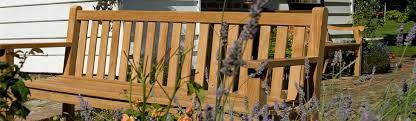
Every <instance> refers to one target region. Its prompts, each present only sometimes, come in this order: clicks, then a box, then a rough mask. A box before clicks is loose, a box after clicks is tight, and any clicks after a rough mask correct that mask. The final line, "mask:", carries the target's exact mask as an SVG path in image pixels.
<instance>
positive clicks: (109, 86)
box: [25, 76, 244, 111]
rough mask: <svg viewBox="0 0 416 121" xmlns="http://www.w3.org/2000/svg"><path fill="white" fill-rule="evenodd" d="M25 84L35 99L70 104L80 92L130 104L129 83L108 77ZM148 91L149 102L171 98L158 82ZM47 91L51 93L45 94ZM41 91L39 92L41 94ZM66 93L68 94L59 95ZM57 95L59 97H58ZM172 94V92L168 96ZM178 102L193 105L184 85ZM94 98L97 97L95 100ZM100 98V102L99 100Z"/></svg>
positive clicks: (107, 103)
mask: <svg viewBox="0 0 416 121" xmlns="http://www.w3.org/2000/svg"><path fill="white" fill-rule="evenodd" d="M25 84H26V86H27V87H29V88H30V91H31V92H32V95H31V96H32V97H31V98H35V99H45V98H46V99H48V100H52V101H57V102H64V103H69V104H79V99H78V97H79V96H78V95H81V96H82V97H83V98H85V100H87V101H88V102H92V103H91V106H93V107H97V108H104V109H119V108H128V106H129V104H128V102H129V100H128V99H129V98H128V97H129V90H130V83H129V82H125V81H117V80H105V79H91V78H85V77H73V76H56V77H49V78H44V79H36V80H32V81H26V82H25ZM142 86H143V85H142V84H141V83H133V84H132V90H133V91H132V99H141V98H142V96H143V95H142V93H141V92H142V89H143V88H142ZM146 86H147V87H148V88H147V91H146V92H149V91H150V90H152V91H153V93H151V94H150V99H149V100H148V102H149V103H158V104H161V105H167V104H168V103H169V99H168V98H167V96H166V93H164V91H163V90H162V88H160V86H158V85H157V84H155V85H154V86H153V88H150V87H151V85H146ZM163 89H164V90H165V91H166V92H173V88H168V87H163ZM45 92H47V93H48V95H44V93H45ZM38 93H39V94H38ZM59 95H66V96H59ZM56 96H58V97H56ZM171 96H172V94H171V93H169V97H171ZM176 97H177V100H178V103H179V104H181V105H182V106H189V105H192V96H188V95H187V92H186V89H181V91H178V92H177V96H176ZM215 97H216V96H215V93H212V92H208V93H207V95H206V98H205V103H206V104H215ZM231 98H233V100H234V101H235V102H236V103H237V104H241V103H243V101H244V97H243V96H241V95H236V94H232V95H231ZM92 100H95V101H92ZM97 100H98V102H97ZM234 110H239V111H244V109H243V107H237V106H236V107H235V109H234Z"/></svg>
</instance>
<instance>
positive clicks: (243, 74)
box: [238, 39, 253, 95]
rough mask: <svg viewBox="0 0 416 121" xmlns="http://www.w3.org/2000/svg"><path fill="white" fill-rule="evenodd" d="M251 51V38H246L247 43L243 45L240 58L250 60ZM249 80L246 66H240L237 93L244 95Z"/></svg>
mask: <svg viewBox="0 0 416 121" xmlns="http://www.w3.org/2000/svg"><path fill="white" fill-rule="evenodd" d="M252 52H253V39H249V40H247V43H246V45H245V47H244V51H243V55H242V59H243V60H246V61H247V60H252V59H253V58H252ZM249 81H251V78H250V77H249V75H248V68H246V67H240V77H239V82H238V94H242V95H246V94H247V87H248V82H249Z"/></svg>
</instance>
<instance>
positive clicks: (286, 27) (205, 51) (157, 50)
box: [64, 6, 327, 99]
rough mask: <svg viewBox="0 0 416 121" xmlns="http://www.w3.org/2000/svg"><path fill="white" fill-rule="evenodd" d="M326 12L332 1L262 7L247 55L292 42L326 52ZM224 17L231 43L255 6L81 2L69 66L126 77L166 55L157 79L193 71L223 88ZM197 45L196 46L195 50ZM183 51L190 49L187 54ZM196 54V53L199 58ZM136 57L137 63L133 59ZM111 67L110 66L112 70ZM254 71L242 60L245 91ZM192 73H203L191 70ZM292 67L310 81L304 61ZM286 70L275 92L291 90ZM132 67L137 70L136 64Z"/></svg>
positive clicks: (72, 23) (72, 70)
mask: <svg viewBox="0 0 416 121" xmlns="http://www.w3.org/2000/svg"><path fill="white" fill-rule="evenodd" d="M326 17H327V16H326V9H325V8H315V9H314V10H313V11H312V12H311V13H262V14H261V17H260V19H259V25H260V29H259V34H258V35H259V36H258V37H256V38H255V39H254V40H249V41H248V43H247V46H246V47H245V50H244V54H243V58H244V59H246V60H251V59H268V58H287V56H286V50H287V44H288V43H291V44H290V45H291V49H292V51H291V57H306V56H314V57H318V56H320V57H321V56H322V55H323V49H322V48H321V47H323V44H324V41H325V35H326V21H327V20H326V19H327V18H326ZM222 20H224V21H226V22H227V23H229V29H228V43H229V44H228V46H229V45H231V43H232V42H233V41H235V40H236V39H237V37H238V35H239V33H240V32H241V27H242V26H243V25H244V24H245V23H246V22H247V21H248V20H249V14H248V13H246V12H225V13H224V17H223V18H222V13H221V12H174V11H124V10H123V11H122V10H120V11H89V10H82V9H81V7H79V6H75V7H72V8H71V11H70V17H69V26H68V37H67V39H68V41H71V42H72V43H73V46H72V48H68V49H70V51H67V54H68V56H67V59H66V60H67V61H66V62H65V65H66V66H65V70H64V74H65V75H75V76H78V77H88V78H97V79H108V80H121V81H125V80H126V79H127V72H128V65H136V66H137V65H138V64H137V63H138V60H139V61H140V63H141V64H142V65H143V72H144V73H145V74H147V73H151V72H152V68H153V67H152V66H153V65H154V63H155V62H158V63H160V62H161V61H163V60H166V61H163V64H164V66H165V67H167V69H159V70H157V71H156V74H157V75H153V76H154V77H153V78H155V79H156V80H157V81H162V80H163V81H164V83H165V86H167V87H173V86H175V79H176V78H178V76H180V77H181V78H182V81H183V82H185V81H187V80H190V79H194V80H195V82H197V83H199V84H202V85H203V84H204V82H207V83H206V84H205V86H206V87H208V90H209V91H215V87H216V86H217V83H216V82H217V80H216V79H217V78H216V77H217V70H218V66H217V63H218V62H217V56H218V55H217V51H218V49H219V45H220V29H221V22H222ZM198 25H199V28H198V27H197V26H198ZM122 26H123V27H122ZM183 26H185V27H186V31H185V33H184V34H183V33H181V32H182V29H183ZM121 28H122V30H121ZM196 29H199V36H198V39H196V38H195V31H196ZM99 30H101V32H99ZM273 30H277V31H273ZM156 33H159V34H156ZM156 35H157V36H156ZM271 35H273V36H271ZM121 36H122V37H121ZM88 38H89V39H88ZM87 40H89V41H87ZM195 40H198V46H197V47H194V45H195V44H196V41H195ZM108 46H109V47H110V48H108ZM272 47H273V48H272ZM194 48H196V50H197V51H196V53H195V52H194V51H189V50H192V49H194ZM120 50H121V51H120ZM269 50H274V53H269V52H271V51H269ZM178 52H182V53H183V55H182V56H180V55H179V54H178ZM97 53H98V54H97ZM108 54H109V57H108ZM195 55H196V58H193V56H195ZM322 57H323V56H322ZM131 59H132V60H133V63H134V64H129V63H131V62H132V61H131ZM167 59H168V60H167ZM195 59H196V60H195ZM193 60H194V61H196V66H195V68H194V69H195V72H193V71H192V70H193V68H192V62H193ZM179 63H181V64H179ZM180 65H181V66H182V67H179V66H180ZM84 66H86V69H85V70H84V68H85V67H84ZM106 66H107V67H106ZM106 68H108V72H106V71H105V70H106ZM179 68H181V72H180V73H179V72H178V70H179ZM94 70H97V72H94ZM248 71H249V70H248V69H246V68H241V69H240V74H239V79H237V80H236V81H237V82H236V84H239V86H236V87H238V89H240V91H241V94H245V89H246V88H247V87H246V86H247V85H244V84H243V83H244V82H243V81H247V80H249V75H248V74H249V73H248ZM318 72H319V71H318ZM192 73H195V75H194V76H193V77H189V75H191V74H192ZM289 73H290V75H289V76H287V77H288V78H289V80H296V83H298V82H299V83H303V82H302V81H301V80H303V79H302V78H303V77H304V76H303V75H304V72H303V66H293V67H291V68H290V72H289ZM152 74H153V73H152ZM178 74H181V75H178ZM284 74H285V73H284V69H283V68H276V69H275V70H273V80H272V82H271V83H272V90H271V93H272V94H274V95H280V92H281V91H282V90H284V89H283V88H285V86H284V85H282V81H283V80H284ZM132 75H133V76H134V75H137V73H135V71H133V74H132ZM207 78H208V79H209V81H208V80H207ZM319 78H320V76H319ZM318 81H319V80H318ZM279 82H280V84H278V83H279ZM290 83H292V82H290ZM183 86H186V85H183ZM282 87H283V88H282ZM288 90H289V93H296V89H295V88H294V87H293V85H291V86H289V89H288ZM289 95H291V96H292V97H290V99H294V97H293V95H292V94H289ZM279 97H280V96H279ZM295 97H296V94H295ZM288 98H289V97H288Z"/></svg>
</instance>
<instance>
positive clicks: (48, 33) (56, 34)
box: [0, 0, 97, 73]
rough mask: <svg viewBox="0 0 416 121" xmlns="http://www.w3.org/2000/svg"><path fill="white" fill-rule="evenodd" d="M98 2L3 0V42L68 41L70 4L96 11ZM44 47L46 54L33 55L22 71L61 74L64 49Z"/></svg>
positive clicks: (0, 34)
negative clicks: (95, 6) (66, 39)
mask: <svg viewBox="0 0 416 121" xmlns="http://www.w3.org/2000/svg"><path fill="white" fill-rule="evenodd" d="M96 3H97V2H95V1H94V0H0V43H5V42H44V41H65V38H66V31H67V20H68V14H69V8H70V6H72V5H80V6H82V7H83V9H89V10H92V9H93V6H94V5H96ZM43 50H44V52H45V54H41V55H36V56H30V57H29V58H28V60H27V61H26V63H25V66H24V67H23V69H22V70H23V71H28V72H53V73H61V72H62V68H63V62H64V61H63V60H64V48H45V49H43ZM15 63H16V64H18V60H15Z"/></svg>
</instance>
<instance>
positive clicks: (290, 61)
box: [246, 57, 319, 69]
mask: <svg viewBox="0 0 416 121" xmlns="http://www.w3.org/2000/svg"><path fill="white" fill-rule="evenodd" d="M305 59H308V60H309V62H310V63H316V62H318V59H319V57H293V58H282V59H267V60H249V61H247V62H246V66H247V68H253V69H257V68H259V67H260V66H262V64H265V68H274V67H284V66H294V65H304V64H305Z"/></svg>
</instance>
